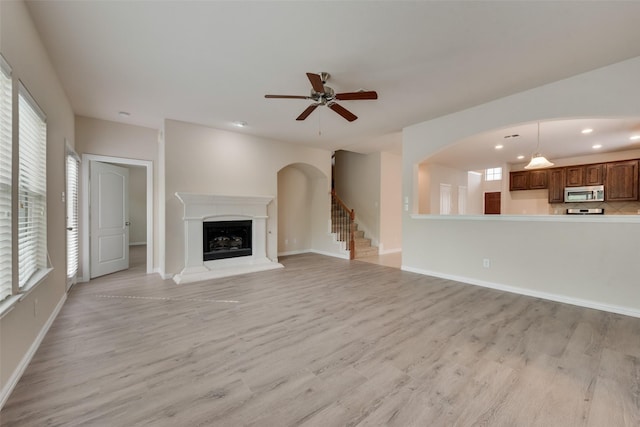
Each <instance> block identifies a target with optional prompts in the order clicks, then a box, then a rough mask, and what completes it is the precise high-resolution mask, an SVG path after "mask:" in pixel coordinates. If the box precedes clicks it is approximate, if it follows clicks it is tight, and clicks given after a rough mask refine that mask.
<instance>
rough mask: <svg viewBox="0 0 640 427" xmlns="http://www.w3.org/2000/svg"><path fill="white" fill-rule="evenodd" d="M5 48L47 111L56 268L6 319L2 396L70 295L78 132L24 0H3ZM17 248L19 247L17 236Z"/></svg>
mask: <svg viewBox="0 0 640 427" xmlns="http://www.w3.org/2000/svg"><path fill="white" fill-rule="evenodd" d="M0 52H1V53H2V55H3V56H4V57H5V59H6V60H7V62H8V63H9V65H10V66H11V67H12V69H13V78H14V81H17V79H20V80H21V81H22V82H23V83H24V85H25V86H26V87H27V88H28V90H29V92H30V93H31V95H32V96H33V98H34V99H35V101H36V102H37V103H38V105H39V106H40V107H41V108H42V110H43V111H44V113H45V114H46V115H47V246H48V253H49V257H50V259H51V264H52V266H53V272H52V273H51V274H50V275H49V276H48V277H47V278H46V279H45V280H44V281H43V282H42V283H40V284H39V285H38V286H37V287H36V288H34V289H33V290H32V291H31V292H30V293H29V294H28V295H27V296H26V297H24V298H23V299H22V300H21V301H19V302H18V303H16V305H15V306H14V309H13V310H12V311H10V312H9V313H8V314H6V315H5V316H4V317H3V318H2V319H1V320H0V390H1V392H2V394H0V400H2V398H3V397H5V396H4V394H5V393H6V392H7V391H8V388H9V387H10V386H11V383H10V380H12V379H15V377H14V375H15V374H16V372H17V370H18V369H20V367H21V363H24V362H25V361H26V360H25V357H26V356H27V355H28V352H29V349H30V347H31V346H32V345H34V343H35V342H37V339H38V335H39V334H41V332H42V331H43V327H44V326H45V324H46V322H47V321H48V319H50V317H51V316H52V314H54V312H55V309H56V307H57V306H58V304H59V303H61V301H62V300H63V298H64V296H65V289H66V235H65V229H66V224H65V217H66V208H65V203H64V202H63V201H62V193H63V191H65V167H64V165H65V140H67V141H68V142H69V144H70V145H71V146H74V141H75V136H74V117H73V111H72V109H71V105H70V103H69V101H68V99H67V97H66V95H65V93H64V90H63V88H62V86H61V85H60V82H59V81H58V78H57V76H56V73H55V72H54V70H53V67H52V65H51V63H50V62H49V58H48V56H47V53H46V52H45V50H44V47H43V45H42V43H41V41H40V39H39V36H38V34H37V32H36V30H35V28H34V26H33V23H32V21H31V18H30V16H29V13H28V11H27V9H26V6H25V5H24V3H23V2H7V1H0ZM14 117H17V116H14ZM14 182H17V178H16V177H14ZM13 250H14V252H16V251H17V241H16V240H15V239H14V247H13ZM15 274H17V273H16V272H15V269H14V275H15Z"/></svg>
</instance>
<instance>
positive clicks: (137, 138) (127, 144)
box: [75, 116, 161, 273]
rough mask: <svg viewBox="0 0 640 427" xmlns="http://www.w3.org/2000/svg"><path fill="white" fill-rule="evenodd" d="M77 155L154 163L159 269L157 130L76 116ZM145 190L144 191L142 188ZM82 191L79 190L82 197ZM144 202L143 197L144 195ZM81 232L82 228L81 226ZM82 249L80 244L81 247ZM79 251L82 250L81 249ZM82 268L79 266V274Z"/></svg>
mask: <svg viewBox="0 0 640 427" xmlns="http://www.w3.org/2000/svg"><path fill="white" fill-rule="evenodd" d="M75 123H76V124H75V132H76V152H77V153H78V154H80V155H82V154H96V155H100V156H109V157H120V158H126V159H135V160H147V161H151V162H152V163H153V182H154V185H153V187H154V188H153V204H154V206H153V212H154V215H153V224H154V225H153V228H154V231H153V237H154V239H153V246H154V247H153V268H154V269H155V270H157V269H158V267H159V265H160V256H161V253H160V238H159V228H160V226H159V220H160V218H159V215H158V211H159V206H160V203H159V197H158V196H159V189H160V185H159V183H158V181H159V180H158V177H159V170H160V168H159V164H158V158H159V144H158V130H156V129H150V128H145V127H141V126H133V125H127V124H123V123H116V122H110V121H106V120H99V119H94V118H89V117H83V116H76V121H75ZM145 188H146V187H145ZM83 191H84V190H83V189H82V188H81V189H80V192H81V194H82V192H83ZM145 198H146V195H145ZM81 229H82V224H81ZM81 245H82V243H81ZM80 250H82V247H81V248H80ZM82 271H83V266H82V265H81V266H80V272H81V273H82Z"/></svg>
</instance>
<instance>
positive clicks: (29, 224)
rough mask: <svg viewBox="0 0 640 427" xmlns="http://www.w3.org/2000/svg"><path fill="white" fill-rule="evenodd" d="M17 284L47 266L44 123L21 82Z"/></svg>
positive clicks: (19, 103)
mask: <svg viewBox="0 0 640 427" xmlns="http://www.w3.org/2000/svg"><path fill="white" fill-rule="evenodd" d="M18 158H19V162H18V286H19V287H20V288H23V287H24V286H25V285H26V284H27V282H29V279H31V278H32V277H33V276H34V274H35V273H37V272H39V271H41V270H44V269H46V268H47V213H46V208H47V125H46V122H45V115H44V113H42V111H41V110H40V108H39V107H38V105H37V104H36V103H35V101H34V100H33V99H32V98H31V95H29V92H28V91H27V90H26V88H25V87H24V86H22V84H20V88H19V90H18Z"/></svg>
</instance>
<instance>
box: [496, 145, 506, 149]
mask: <svg viewBox="0 0 640 427" xmlns="http://www.w3.org/2000/svg"><path fill="white" fill-rule="evenodd" d="M503 148H504V145H502V144H498V145H496V150H502V149H503Z"/></svg>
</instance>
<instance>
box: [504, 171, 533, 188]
mask: <svg viewBox="0 0 640 427" xmlns="http://www.w3.org/2000/svg"><path fill="white" fill-rule="evenodd" d="M528 189H529V171H518V172H509V190H510V191H516V190H528Z"/></svg>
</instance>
